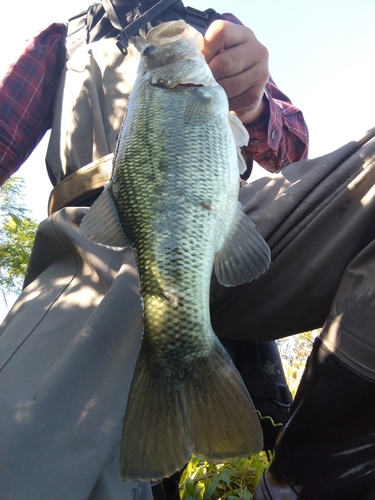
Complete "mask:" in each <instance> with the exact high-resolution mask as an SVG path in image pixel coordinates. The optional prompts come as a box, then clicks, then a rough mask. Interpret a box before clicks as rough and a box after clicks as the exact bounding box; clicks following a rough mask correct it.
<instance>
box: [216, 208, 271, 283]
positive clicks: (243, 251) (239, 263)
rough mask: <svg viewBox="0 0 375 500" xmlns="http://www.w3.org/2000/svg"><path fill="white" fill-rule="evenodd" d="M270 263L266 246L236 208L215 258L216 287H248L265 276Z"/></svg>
mask: <svg viewBox="0 0 375 500" xmlns="http://www.w3.org/2000/svg"><path fill="white" fill-rule="evenodd" d="M270 262H271V252H270V249H269V247H268V245H267V243H266V242H265V241H264V239H263V237H262V236H261V235H260V234H259V233H258V231H257V229H256V228H255V224H254V223H253V222H252V221H251V220H250V219H249V217H247V216H246V215H245V214H244V212H243V211H242V208H241V207H240V206H239V207H238V210H237V213H236V216H235V220H234V222H233V224H232V227H231V229H230V231H229V233H228V236H227V238H226V240H225V242H224V245H223V247H222V249H221V250H220V252H219V253H217V254H216V257H215V274H216V277H217V279H218V281H219V283H221V284H222V285H224V286H235V285H241V284H242V283H250V282H251V281H253V280H255V279H256V278H258V277H259V276H260V275H261V274H264V273H265V272H266V270H267V269H268V267H269V265H270Z"/></svg>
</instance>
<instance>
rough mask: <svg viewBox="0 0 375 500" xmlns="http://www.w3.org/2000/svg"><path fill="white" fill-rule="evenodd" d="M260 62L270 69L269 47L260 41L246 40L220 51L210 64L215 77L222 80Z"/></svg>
mask: <svg viewBox="0 0 375 500" xmlns="http://www.w3.org/2000/svg"><path fill="white" fill-rule="evenodd" d="M259 62H262V65H263V66H264V68H265V70H266V71H268V51H267V49H266V48H265V47H264V46H263V45H261V44H260V43H259V42H256V43H251V42H245V43H242V44H241V45H236V46H234V47H231V48H228V49H226V50H223V51H222V52H220V53H219V54H217V55H216V56H215V57H214V58H213V59H212V60H211V61H210V63H209V66H210V69H211V71H212V74H213V75H214V78H215V79H216V80H220V79H221V78H225V77H227V76H231V75H237V74H239V73H242V72H245V71H246V70H248V69H250V68H252V67H253V66H255V65H257V64H258V63H259Z"/></svg>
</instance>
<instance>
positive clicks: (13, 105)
mask: <svg viewBox="0 0 375 500" xmlns="http://www.w3.org/2000/svg"><path fill="white" fill-rule="evenodd" d="M65 33H66V27H65V25H64V24H62V23H61V24H60V23H55V24H52V25H51V26H49V27H48V28H46V29H45V30H43V31H41V32H40V33H39V34H38V35H37V36H36V37H35V38H34V39H33V40H32V41H31V42H30V43H29V45H28V46H27V47H26V49H25V50H24V52H23V53H22V55H21V56H20V57H19V58H18V59H17V60H16V62H15V63H14V64H12V65H11V67H10V68H9V70H8V72H7V73H6V75H5V77H4V78H3V80H2V82H1V83H0V185H1V184H3V183H4V182H5V181H6V180H7V179H8V178H9V177H10V176H11V175H12V174H13V173H14V172H15V171H16V170H17V169H18V168H19V167H20V165H21V164H22V163H23V162H24V161H25V160H26V159H27V158H28V156H29V155H30V154H31V152H32V151H33V149H34V148H35V147H36V146H37V144H38V143H39V141H40V140H41V139H42V137H43V135H44V134H45V132H46V131H47V130H48V129H49V128H50V127H51V124H52V117H53V103H54V98H55V95H56V91H57V87H58V84H59V81H60V76H61V71H62V60H61V57H60V54H61V51H62V50H64V45H63V44H64V40H65ZM266 95H267V97H268V99H269V104H270V112H271V116H270V119H269V120H267V121H266V122H264V123H262V124H261V125H258V126H256V127H254V126H248V127H247V130H248V132H249V136H250V140H249V145H248V146H247V147H246V148H245V151H246V153H247V154H248V155H249V156H250V157H251V158H253V159H254V160H255V161H256V162H258V163H259V164H260V165H262V166H263V167H264V168H266V169H267V170H270V171H272V172H276V171H278V170H280V169H281V168H282V167H284V166H286V165H287V164H289V163H291V162H294V161H298V160H301V159H304V158H306V156H307V149H308V146H307V145H308V133H307V127H306V124H305V122H304V119H303V116H302V113H301V112H300V111H299V110H298V109H297V108H295V107H294V106H293V105H292V103H291V102H290V100H289V99H288V98H287V97H286V96H285V95H284V94H283V93H282V92H280V90H279V89H278V88H277V87H276V85H275V84H274V83H273V82H272V80H270V81H269V82H268V83H267V86H266Z"/></svg>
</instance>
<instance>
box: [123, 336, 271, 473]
mask: <svg viewBox="0 0 375 500" xmlns="http://www.w3.org/2000/svg"><path fill="white" fill-rule="evenodd" d="M150 361H151V360H150V359H148V356H147V354H146V353H145V352H143V353H142V349H141V353H140V356H139V358H138V361H137V367H136V372H135V376H134V382H133V386H132V388H131V393H130V395H129V400H128V407H127V412H126V417H125V422H124V430H123V439H122V444H121V456H120V469H121V477H122V479H123V480H136V479H138V480H157V479H161V478H163V477H168V476H170V475H171V474H173V473H174V472H176V471H177V470H180V469H182V468H183V467H184V465H185V464H186V463H187V462H188V461H189V460H190V458H191V456H192V453H195V454H196V455H197V456H198V457H201V458H204V459H206V460H208V461H210V462H220V461H224V460H226V459H236V458H241V457H246V456H249V455H251V454H253V453H257V452H259V451H260V450H261V449H262V447H263V434H262V429H261V426H260V423H259V419H258V416H257V414H256V411H255V409H254V406H253V403H252V401H251V398H250V396H249V394H248V392H247V390H246V388H245V386H244V383H243V381H242V379H241V376H240V375H239V373H238V372H237V370H236V368H235V367H234V365H233V362H232V360H231V358H230V356H229V355H228V353H227V352H226V350H225V348H224V347H223V346H222V344H221V343H220V342H219V340H218V339H217V338H216V337H215V344H214V347H213V349H212V351H211V352H210V355H209V356H208V357H206V358H202V359H201V360H200V362H199V363H198V365H196V366H195V367H194V369H193V370H192V371H191V372H190V373H189V374H187V375H186V376H185V377H184V378H182V379H180V381H179V382H178V383H175V382H173V381H172V379H171V378H170V377H166V375H164V374H163V373H162V371H161V370H160V369H159V370H155V369H154V370H152V362H150ZM154 368H155V366H154Z"/></svg>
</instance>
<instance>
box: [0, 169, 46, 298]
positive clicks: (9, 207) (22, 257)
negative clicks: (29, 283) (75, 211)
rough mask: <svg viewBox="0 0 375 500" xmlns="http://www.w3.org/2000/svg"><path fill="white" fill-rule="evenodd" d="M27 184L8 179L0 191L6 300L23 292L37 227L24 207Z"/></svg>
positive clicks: (0, 283)
mask: <svg viewBox="0 0 375 500" xmlns="http://www.w3.org/2000/svg"><path fill="white" fill-rule="evenodd" d="M23 190H24V181H23V179H21V178H19V177H13V178H11V179H9V180H8V181H7V182H6V183H5V184H4V185H3V186H2V187H1V188H0V287H1V292H2V294H3V296H4V297H5V295H6V294H10V293H12V294H18V293H19V292H20V291H21V288H22V283H23V278H24V276H25V273H26V269H27V264H28V261H29V257H30V252H31V248H32V245H33V242H34V238H35V232H36V229H37V227H38V224H37V222H36V221H35V220H34V219H32V218H31V217H30V216H29V210H28V209H27V208H26V207H25V206H24V204H23Z"/></svg>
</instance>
